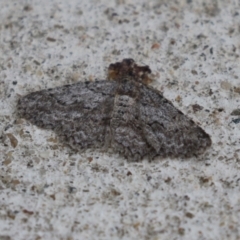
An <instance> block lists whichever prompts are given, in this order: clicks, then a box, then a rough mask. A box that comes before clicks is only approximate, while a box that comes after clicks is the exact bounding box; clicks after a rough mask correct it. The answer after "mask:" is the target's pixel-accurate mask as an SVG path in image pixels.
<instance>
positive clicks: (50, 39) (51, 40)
mask: <svg viewBox="0 0 240 240" xmlns="http://www.w3.org/2000/svg"><path fill="white" fill-rule="evenodd" d="M47 41H49V42H56V39H55V38H51V37H47Z"/></svg>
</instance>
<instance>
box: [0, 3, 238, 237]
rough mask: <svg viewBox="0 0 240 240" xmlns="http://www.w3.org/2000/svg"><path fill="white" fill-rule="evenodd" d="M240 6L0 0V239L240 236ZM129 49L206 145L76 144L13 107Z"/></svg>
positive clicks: (101, 74)
mask: <svg viewBox="0 0 240 240" xmlns="http://www.w3.org/2000/svg"><path fill="white" fill-rule="evenodd" d="M239 7H240V6H239V2H238V1H233V0H232V1H210V0H209V1H205V3H203V1H200V0H199V1H191V0H186V1H183V0H182V1H167V0H166V1H145V0H138V1H137V0H118V1H111V2H110V3H109V1H107V0H100V1H99V0H98V1H89V0H84V1H82V0H81V1H77V0H72V1H71V0H70V1H60V0H52V1H51V0H41V1H23V0H18V1H4V0H0V69H1V71H0V99H1V101H0V109H1V110H0V135H1V139H0V140H1V142H0V156H1V157H0V160H1V168H0V175H1V179H0V181H1V182H0V239H119V238H122V239H239V238H240V233H239V232H240V229H239V221H240V215H239V210H240V207H239V206H240V204H239V203H240V195H239V190H240V189H239V179H240V174H239V167H240V166H239V161H240V158H239V151H240V148H239V130H240V129H239V128H240V120H239V123H238V120H237V119H238V118H240V116H237V115H236V116H232V115H231V113H232V111H233V110H235V109H238V108H240V103H239V98H240V85H239V79H240V68H239V64H240V61H239V59H240V58H239V56H240V44H239V39H240V37H239V36H240V25H239V22H240V11H239ZM126 57H131V58H133V59H135V61H136V62H137V63H139V64H140V65H141V64H147V65H149V66H150V68H151V69H152V70H153V73H154V74H155V75H156V81H155V82H154V83H153V84H152V85H153V86H154V87H155V88H157V89H159V90H161V91H162V92H163V94H164V96H165V97H166V98H168V99H169V100H171V101H172V102H173V103H174V105H175V106H176V107H177V108H179V109H180V110H182V111H183V112H184V113H185V114H186V115H188V116H189V117H191V118H193V119H194V120H195V121H197V122H199V124H200V126H201V127H202V128H203V129H204V130H205V131H206V132H207V133H209V134H210V135H211V137H212V141H213V145H212V147H211V149H209V150H208V151H207V152H206V154H204V155H202V156H199V157H197V158H192V159H187V160H186V159H169V158H166V159H156V160H155V161H153V162H148V161H147V160H144V161H142V162H139V163H134V162H128V161H126V160H125V159H123V158H121V157H119V156H118V155H116V154H113V153H110V152H108V153H104V152H100V151H96V152H92V151H88V152H84V153H76V152H72V151H71V150H70V149H69V148H67V147H65V146H64V145H62V144H61V143H59V142H58V139H57V137H56V135H55V134H54V133H53V132H51V131H47V130H42V129H39V128H37V127H36V126H34V125H31V124H29V123H28V122H27V121H25V120H23V119H18V118H17V117H16V102H17V100H18V98H19V96H23V95H25V94H27V93H30V92H32V91H37V90H40V89H45V88H49V87H56V86H61V85H64V84H69V83H74V82H77V81H84V80H86V79H88V80H94V79H95V78H99V79H104V78H105V74H106V68H107V66H108V65H109V64H110V63H113V62H116V61H119V60H122V59H123V58H126ZM196 104H197V105H199V106H201V107H199V106H197V105H196ZM200 109H201V110H200ZM197 110H198V111H197ZM232 120H234V121H235V122H233V121H232ZM4 237H5V238H4Z"/></svg>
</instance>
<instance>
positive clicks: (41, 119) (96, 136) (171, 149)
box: [18, 59, 211, 160]
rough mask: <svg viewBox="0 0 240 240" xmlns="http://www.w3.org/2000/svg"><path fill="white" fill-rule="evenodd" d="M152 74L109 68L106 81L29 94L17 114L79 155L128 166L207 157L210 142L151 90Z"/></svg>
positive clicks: (132, 67)
mask: <svg viewBox="0 0 240 240" xmlns="http://www.w3.org/2000/svg"><path fill="white" fill-rule="evenodd" d="M150 73H151V69H150V68H149V67H148V66H138V65H136V64H135V62H134V60H133V59H123V61H122V62H117V63H114V64H110V65H109V68H108V80H103V81H95V82H79V83H76V84H72V85H66V86H63V87H57V88H54V89H47V90H42V91H38V92H33V93H30V94H28V95H27V96H25V97H23V98H21V99H20V100H19V102H18V113H19V115H20V117H23V118H26V119H27V120H29V121H30V122H31V123H33V124H35V125H37V126H39V127H42V128H45V129H52V130H54V131H55V132H56V133H57V134H58V135H59V136H60V139H61V140H63V141H64V142H65V143H67V144H68V145H70V146H71V147H72V148H74V149H76V150H84V149H88V148H103V147H104V148H105V149H106V148H108V147H111V148H112V149H113V150H114V151H116V152H119V153H120V154H121V155H123V156H125V157H126V158H127V159H129V160H140V159H142V158H144V157H147V158H148V159H153V158H154V157H155V156H161V157H167V156H171V157H191V156H195V155H198V154H201V153H203V152H204V151H205V150H206V148H208V147H209V146H211V138H210V136H209V135H208V134H207V133H206V132H205V131H204V130H203V129H202V128H200V127H199V126H198V125H197V124H196V123H194V122H193V121H192V120H191V119H189V118H188V117H187V116H185V115H184V114H183V113H182V112H181V111H179V110H178V109H177V108H176V107H174V105H173V104H172V103H171V102H170V101H168V100H167V99H166V98H164V97H163V95H162V94H161V93H160V92H159V91H157V90H156V89H154V88H152V87H151V86H148V83H150V82H151V80H152V79H151V77H150Z"/></svg>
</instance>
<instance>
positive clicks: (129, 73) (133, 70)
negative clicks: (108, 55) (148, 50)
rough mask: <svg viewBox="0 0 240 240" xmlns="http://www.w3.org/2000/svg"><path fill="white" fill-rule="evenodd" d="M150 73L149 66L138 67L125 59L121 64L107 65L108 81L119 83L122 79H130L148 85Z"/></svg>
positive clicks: (133, 62) (132, 61)
mask: <svg viewBox="0 0 240 240" xmlns="http://www.w3.org/2000/svg"><path fill="white" fill-rule="evenodd" d="M151 72H152V71H151V69H150V68H149V66H138V65H137V64H136V63H135V61H134V60H133V59H131V58H125V59H123V60H122V61H121V62H116V63H112V64H110V65H109V67H108V79H109V80H114V81H119V82H121V81H122V80H123V79H131V80H133V81H136V82H141V83H144V84H148V83H151V82H152V78H151Z"/></svg>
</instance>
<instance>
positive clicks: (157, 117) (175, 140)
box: [138, 85, 211, 157]
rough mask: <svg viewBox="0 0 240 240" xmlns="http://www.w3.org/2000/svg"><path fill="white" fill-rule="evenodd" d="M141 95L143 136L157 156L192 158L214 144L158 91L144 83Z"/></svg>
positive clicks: (140, 114)
mask: <svg viewBox="0 0 240 240" xmlns="http://www.w3.org/2000/svg"><path fill="white" fill-rule="evenodd" d="M139 96H140V97H139V101H138V104H139V116H140V118H141V121H142V122H143V132H144V136H145V137H146V140H147V142H148V143H149V144H150V145H151V146H152V148H153V151H155V154H156V155H158V156H163V157H166V156H184V157H191V156H193V155H196V154H201V153H202V152H203V151H204V150H205V149H206V148H207V147H209V146H210V145H211V139H210V137H209V135H208V134H207V133H205V132H204V131H203V130H202V129H201V128H200V127H199V126H198V125H197V124H195V123H194V122H193V121H192V120H191V119H189V118H188V117H187V116H186V115H184V114H183V113H182V112H181V111H179V110H178V109H177V108H176V107H175V106H174V105H173V104H172V103H171V102H170V101H169V100H167V99H166V98H164V97H163V96H162V94H160V93H159V92H158V91H157V90H155V89H153V88H152V87H149V86H146V85H142V86H141V88H140V94H139Z"/></svg>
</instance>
